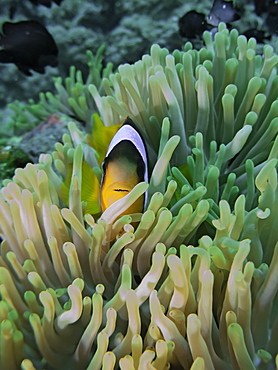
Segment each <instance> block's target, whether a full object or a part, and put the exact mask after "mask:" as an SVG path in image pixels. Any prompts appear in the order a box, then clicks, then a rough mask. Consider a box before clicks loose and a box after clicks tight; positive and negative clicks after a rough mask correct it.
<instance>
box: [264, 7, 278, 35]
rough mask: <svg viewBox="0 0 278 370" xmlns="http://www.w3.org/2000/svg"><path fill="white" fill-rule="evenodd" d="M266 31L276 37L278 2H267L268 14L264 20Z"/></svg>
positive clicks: (277, 30)
mask: <svg viewBox="0 0 278 370" xmlns="http://www.w3.org/2000/svg"><path fill="white" fill-rule="evenodd" d="M265 23H266V26H267V28H268V31H269V32H271V33H272V34H274V35H276V36H277V35H278V2H277V1H276V0H269V2H268V14H267V17H266V20H265Z"/></svg>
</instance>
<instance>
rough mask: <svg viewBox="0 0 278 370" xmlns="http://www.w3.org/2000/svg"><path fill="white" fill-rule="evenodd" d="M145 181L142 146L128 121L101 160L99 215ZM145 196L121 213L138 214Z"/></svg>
mask: <svg viewBox="0 0 278 370" xmlns="http://www.w3.org/2000/svg"><path fill="white" fill-rule="evenodd" d="M141 181H146V182H148V165H147V153H146V149H145V144H144V142H143V139H142V137H141V135H140V134H139V133H138V131H137V130H136V129H135V127H134V124H133V122H132V120H131V119H130V118H127V119H126V120H125V122H124V124H123V126H122V127H121V128H120V129H119V130H118V131H117V133H116V134H115V136H114V137H113V139H112V141H111V143H110V145H109V147H108V150H107V153H106V157H105V159H104V161H103V178H102V183H101V191H100V206H101V210H102V212H103V211H105V210H106V208H108V207H109V206H110V205H111V204H113V203H114V202H116V201H117V200H118V199H121V198H123V197H124V196H125V195H127V194H128V193H129V192H130V191H131V190H132V189H133V188H134V186H135V185H136V184H138V183H139V182H141ZM145 202H146V196H145V197H144V196H141V197H140V198H139V199H138V200H137V201H136V202H135V203H134V204H133V205H132V206H131V207H129V208H128V209H127V210H126V211H125V212H124V213H123V214H130V213H138V212H142V211H143V209H144V205H145V204H144V203H145Z"/></svg>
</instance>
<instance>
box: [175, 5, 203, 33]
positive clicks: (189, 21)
mask: <svg viewBox="0 0 278 370" xmlns="http://www.w3.org/2000/svg"><path fill="white" fill-rule="evenodd" d="M206 26H207V22H206V20H205V14H203V13H198V12H196V11H195V10H191V11H190V12H188V13H186V14H184V15H183V16H182V17H181V18H180V19H179V33H180V35H181V36H182V37H187V38H188V39H194V38H196V37H201V36H202V34H203V32H204V31H205V30H206Z"/></svg>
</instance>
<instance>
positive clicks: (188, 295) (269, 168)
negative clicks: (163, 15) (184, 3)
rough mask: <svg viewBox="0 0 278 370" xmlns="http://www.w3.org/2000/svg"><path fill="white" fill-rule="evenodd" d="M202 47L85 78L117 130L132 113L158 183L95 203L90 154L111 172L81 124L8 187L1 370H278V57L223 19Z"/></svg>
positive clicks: (3, 212) (3, 209)
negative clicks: (88, 193) (142, 204)
mask: <svg viewBox="0 0 278 370" xmlns="http://www.w3.org/2000/svg"><path fill="white" fill-rule="evenodd" d="M204 41H205V44H206V47H204V48H202V49H201V50H199V51H197V50H194V49H193V48H192V45H191V44H190V43H187V44H186V45H185V50H184V51H175V52H173V54H171V53H169V51H168V50H167V49H165V48H160V47H159V46H158V45H153V46H152V48H151V52H150V55H144V56H143V58H142V60H139V61H138V62H136V63H135V64H124V65H122V66H120V67H119V68H118V72H116V73H114V74H110V75H109V76H108V77H104V78H103V80H102V88H103V90H102V92H101V93H100V91H99V88H98V86H96V85H94V84H90V85H89V86H88V92H89V93H90V95H86V99H88V103H89V104H95V106H96V108H97V109H98V112H99V115H100V117H101V120H102V122H103V124H104V128H105V127H109V126H111V125H116V124H119V123H122V122H123V120H124V119H125V117H126V116H130V117H131V119H132V120H133V121H134V122H135V125H136V126H137V129H138V130H139V131H140V133H141V135H142V136H143V137H144V139H145V142H146V145H147V151H148V155H149V162H150V168H151V176H150V182H149V184H147V183H145V182H143V183H139V184H138V185H136V186H135V187H134V189H133V190H132V191H131V192H130V193H129V194H128V195H127V196H126V197H124V198H122V199H120V200H119V201H117V202H115V203H114V204H112V205H111V206H109V207H108V208H107V209H106V210H105V211H104V212H103V213H101V214H93V215H92V214H90V213H87V212H86V209H88V204H86V202H85V201H83V200H82V199H83V198H82V187H83V185H84V184H83V183H82V182H83V181H84V176H83V175H84V174H82V168H83V166H82V164H83V163H87V164H88V165H90V167H91V168H92V169H93V172H94V174H95V176H96V177H97V179H98V180H99V181H100V179H101V175H102V171H101V167H100V165H99V161H98V159H99V157H98V153H97V150H96V149H95V148H94V147H93V146H91V145H90V143H92V142H93V140H92V138H91V137H90V135H85V134H84V133H82V132H81V131H80V130H79V129H78V128H77V127H76V125H75V124H74V123H73V122H72V123H69V126H68V127H69V131H70V134H64V135H63V142H62V143H57V144H56V145H55V151H54V152H53V154H52V155H50V154H42V155H41V156H40V159H39V163H38V164H34V165H33V164H28V165H27V166H26V167H25V168H24V169H17V170H16V172H15V175H14V177H13V180H6V181H5V182H4V187H3V188H2V190H1V199H0V219H1V224H0V231H1V234H2V235H3V238H4V240H3V242H2V244H1V257H0V283H1V285H0V293H1V297H2V300H1V301H0V320H1V328H0V329H1V330H0V341H1V342H0V348H1V352H0V364H1V368H4V369H5V368H6V369H18V368H19V366H21V368H22V369H28V370H29V369H94V370H95V369H117V368H120V369H125V370H126V369H140V370H143V369H161V370H164V369H169V368H170V369H198V370H199V369H224V368H225V369H242V370H243V369H244V370H245V369H255V368H257V369H273V368H275V367H276V368H278V356H277V354H278V348H277V343H278V316H277V312H278V311H277V308H278V307H277V289H278V283H277V282H278V276H277V271H278V242H277V227H278V224H277V222H278V214H277V209H278V207H277V206H278V187H277V157H278V137H277V132H278V123H277V122H278V121H277V107H278V100H277V90H278V83H277V82H278V78H277V71H276V66H277V63H278V56H277V55H276V54H275V53H274V52H273V49H272V47H270V46H266V47H265V48H264V56H261V55H258V54H256V42H255V40H254V39H250V40H249V41H247V40H246V38H245V37H244V36H239V35H238V32H237V31H236V30H232V31H231V32H230V33H229V32H228V30H227V29H226V28H225V26H224V25H223V24H220V25H219V32H218V33H217V34H216V35H215V40H214V41H212V39H211V35H210V34H209V33H205V34H204ZM90 99H91V100H92V101H93V102H90ZM83 102H84V99H83ZM75 104H76V108H78V107H79V108H80V110H82V109H81V102H80V101H78V100H76V102H75ZM70 171H71V172H70ZM69 173H70V174H71V181H70V185H69V189H68V192H67V197H66V198H65V197H64V196H63V189H64V188H65V186H66V178H67V176H68V174H69ZM86 185H88V186H90V184H86ZM97 190H98V191H99V189H92V191H97ZM147 190H148V192H147V194H148V202H147V207H146V209H145V210H144V212H143V213H142V214H141V213H137V214H132V215H124V216H121V215H122V214H123V212H124V210H126V209H128V208H129V207H130V205H131V204H133V203H134V202H135V201H136V200H137V199H138V198H139V197H140V196H141V195H142V194H143V193H145V192H146V191H147Z"/></svg>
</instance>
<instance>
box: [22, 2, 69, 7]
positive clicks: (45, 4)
mask: <svg viewBox="0 0 278 370" xmlns="http://www.w3.org/2000/svg"><path fill="white" fill-rule="evenodd" d="M29 1H31V3H33V4H34V5H44V6H46V7H47V8H50V7H51V5H52V2H53V3H55V4H57V5H60V4H61V2H62V1H63V0H29Z"/></svg>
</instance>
